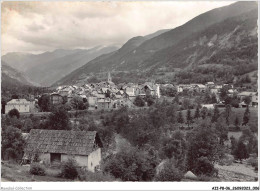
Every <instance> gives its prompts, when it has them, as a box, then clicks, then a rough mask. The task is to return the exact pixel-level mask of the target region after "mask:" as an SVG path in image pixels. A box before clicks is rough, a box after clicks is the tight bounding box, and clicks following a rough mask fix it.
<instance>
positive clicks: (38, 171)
mask: <svg viewBox="0 0 260 191" xmlns="http://www.w3.org/2000/svg"><path fill="white" fill-rule="evenodd" d="M30 173H31V174H34V175H39V176H44V175H45V174H46V171H45V168H44V166H43V165H41V164H39V163H32V164H31V166H30Z"/></svg>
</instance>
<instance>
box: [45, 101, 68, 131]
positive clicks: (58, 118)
mask: <svg viewBox="0 0 260 191" xmlns="http://www.w3.org/2000/svg"><path fill="white" fill-rule="evenodd" d="M46 127H47V129H54V130H70V129H71V127H70V125H69V114H68V112H67V111H66V110H65V108H64V107H62V106H60V107H58V108H55V109H54V111H53V112H52V113H51V114H50V115H49V118H48V121H47V124H46Z"/></svg>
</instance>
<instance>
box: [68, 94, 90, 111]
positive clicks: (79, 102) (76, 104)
mask: <svg viewBox="0 0 260 191" xmlns="http://www.w3.org/2000/svg"><path fill="white" fill-rule="evenodd" d="M70 103H71V106H72V107H73V109H75V110H84V109H87V108H88V103H87V104H86V103H84V102H83V99H82V98H81V97H80V96H75V97H73V98H72V99H71V101H70Z"/></svg>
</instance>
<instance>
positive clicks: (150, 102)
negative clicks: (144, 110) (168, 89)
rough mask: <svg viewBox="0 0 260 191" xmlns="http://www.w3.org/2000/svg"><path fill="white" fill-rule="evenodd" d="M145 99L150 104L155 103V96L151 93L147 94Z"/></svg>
mask: <svg viewBox="0 0 260 191" xmlns="http://www.w3.org/2000/svg"><path fill="white" fill-rule="evenodd" d="M145 101H146V102H147V104H148V106H151V105H153V104H154V103H155V98H154V97H153V96H151V95H147V96H146V97H145Z"/></svg>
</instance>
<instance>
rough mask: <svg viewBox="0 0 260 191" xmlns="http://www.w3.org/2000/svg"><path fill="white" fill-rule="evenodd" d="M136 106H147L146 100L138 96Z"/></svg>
mask: <svg viewBox="0 0 260 191" xmlns="http://www.w3.org/2000/svg"><path fill="white" fill-rule="evenodd" d="M134 105H136V106H138V107H143V106H145V102H144V99H143V98H142V97H141V96H136V98H135V100H134Z"/></svg>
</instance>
